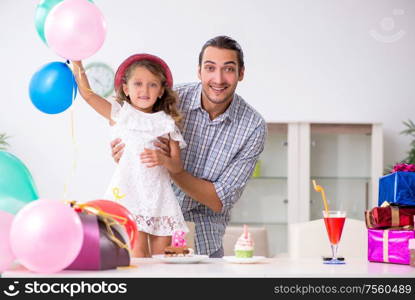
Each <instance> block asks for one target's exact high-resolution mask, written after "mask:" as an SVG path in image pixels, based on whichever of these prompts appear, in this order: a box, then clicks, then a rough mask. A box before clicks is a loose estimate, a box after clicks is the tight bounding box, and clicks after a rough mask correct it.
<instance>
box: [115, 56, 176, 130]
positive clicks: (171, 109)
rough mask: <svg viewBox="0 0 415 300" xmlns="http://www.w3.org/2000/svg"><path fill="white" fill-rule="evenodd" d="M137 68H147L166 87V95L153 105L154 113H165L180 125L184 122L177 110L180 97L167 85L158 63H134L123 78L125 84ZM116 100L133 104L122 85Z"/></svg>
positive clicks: (146, 61) (117, 91) (140, 61)
mask: <svg viewBox="0 0 415 300" xmlns="http://www.w3.org/2000/svg"><path fill="white" fill-rule="evenodd" d="M137 67H143V68H146V69H147V70H148V71H150V72H151V73H152V74H154V75H156V76H157V77H158V78H159V79H160V82H161V86H162V87H164V93H163V95H162V96H161V97H160V98H157V101H156V103H154V105H153V112H158V111H164V112H165V113H166V114H168V115H169V116H171V117H172V118H173V120H174V121H175V122H176V124H177V125H179V123H180V121H181V120H182V118H183V117H182V115H181V114H180V112H179V110H178V109H177V104H178V102H179V97H178V96H177V93H176V92H175V91H173V90H172V88H170V87H169V86H168V84H167V78H166V75H165V74H164V69H163V68H162V67H161V66H160V65H159V64H158V63H156V62H153V61H151V60H147V59H143V60H139V61H135V62H133V63H132V64H131V65H129V66H128V68H127V69H126V70H125V72H124V75H123V77H122V82H123V83H124V84H125V83H127V82H128V80H129V79H130V78H131V74H132V72H133V71H134V70H135V68H137ZM115 97H116V100H117V101H118V103H120V104H122V102H123V101H126V102H128V103H129V104H131V100H130V97H128V96H127V95H126V94H125V93H124V90H123V87H122V84H120V86H119V87H118V89H117V90H116V96H115Z"/></svg>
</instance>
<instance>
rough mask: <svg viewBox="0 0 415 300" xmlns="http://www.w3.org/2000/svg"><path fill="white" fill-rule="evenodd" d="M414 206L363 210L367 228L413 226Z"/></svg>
mask: <svg viewBox="0 0 415 300" xmlns="http://www.w3.org/2000/svg"><path fill="white" fill-rule="evenodd" d="M414 215H415V207H398V206H386V207H375V208H373V209H372V210H370V211H365V221H366V227H367V228H373V229H376V228H390V227H407V228H405V229H410V228H409V227H413V225H414V221H413V218H414Z"/></svg>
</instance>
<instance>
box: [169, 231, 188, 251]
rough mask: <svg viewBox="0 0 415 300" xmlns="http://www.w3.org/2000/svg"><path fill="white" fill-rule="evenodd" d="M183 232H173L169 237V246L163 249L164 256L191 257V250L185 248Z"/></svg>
mask: <svg viewBox="0 0 415 300" xmlns="http://www.w3.org/2000/svg"><path fill="white" fill-rule="evenodd" d="M184 235H185V232H184V231H175V232H174V233H173V236H172V237H171V245H170V246H167V247H166V248H165V249H164V256H166V257H172V256H191V255H193V249H192V248H189V247H187V246H186V240H185V238H184Z"/></svg>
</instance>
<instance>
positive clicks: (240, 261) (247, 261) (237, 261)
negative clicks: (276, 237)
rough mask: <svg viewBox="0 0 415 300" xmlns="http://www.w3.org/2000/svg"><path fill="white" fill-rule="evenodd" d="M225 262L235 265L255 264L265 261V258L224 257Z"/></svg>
mask: <svg viewBox="0 0 415 300" xmlns="http://www.w3.org/2000/svg"><path fill="white" fill-rule="evenodd" d="M223 259H224V260H226V261H227V262H230V263H234V264H255V263H258V262H261V261H263V260H265V256H253V257H235V256H224V257H223Z"/></svg>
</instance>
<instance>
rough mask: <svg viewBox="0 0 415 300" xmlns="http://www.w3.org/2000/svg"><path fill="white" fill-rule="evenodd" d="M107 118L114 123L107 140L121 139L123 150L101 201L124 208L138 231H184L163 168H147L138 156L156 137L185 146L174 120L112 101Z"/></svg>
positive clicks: (151, 146)
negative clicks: (113, 203) (114, 203)
mask: <svg viewBox="0 0 415 300" xmlns="http://www.w3.org/2000/svg"><path fill="white" fill-rule="evenodd" d="M111 118H112V120H114V121H115V122H116V124H115V125H114V126H112V127H111V140H113V139H115V138H121V139H122V141H123V143H125V148H124V153H123V155H122V156H121V159H120V161H119V163H118V165H117V167H116V171H115V174H114V175H113V177H112V179H111V183H110V185H109V187H108V189H107V192H106V195H105V199H110V200H113V201H117V202H119V203H120V204H122V205H124V206H125V207H126V208H127V209H128V210H129V211H130V212H131V213H132V214H133V215H134V216H135V219H136V221H137V226H138V230H139V231H144V232H147V233H150V234H153V235H158V236H170V235H172V234H173V232H174V231H177V230H181V231H185V232H188V228H187V226H186V222H185V221H184V219H183V214H182V211H181V209H180V205H179V202H178V201H177V199H176V196H175V195H174V192H173V189H172V187H171V181H170V176H169V174H168V172H167V170H166V168H165V167H163V166H156V167H153V168H147V167H146V166H145V165H144V164H142V163H141V161H140V156H139V155H140V153H141V152H143V150H144V148H149V149H155V147H154V145H153V142H154V141H156V140H157V137H159V136H164V137H169V136H170V138H171V139H173V140H175V141H178V142H179V145H180V148H184V147H185V146H186V143H185V141H184V140H183V137H182V135H181V134H180V131H179V129H178V128H177V127H176V125H175V122H174V120H173V119H172V118H171V117H170V116H169V115H167V114H166V113H165V112H163V111H160V112H156V113H152V114H149V113H144V112H141V111H139V110H137V109H135V108H134V107H132V106H131V105H130V104H128V103H127V102H125V103H124V105H122V106H121V105H120V104H119V103H118V102H115V101H113V102H112V111H111ZM121 197H122V198H121Z"/></svg>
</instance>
